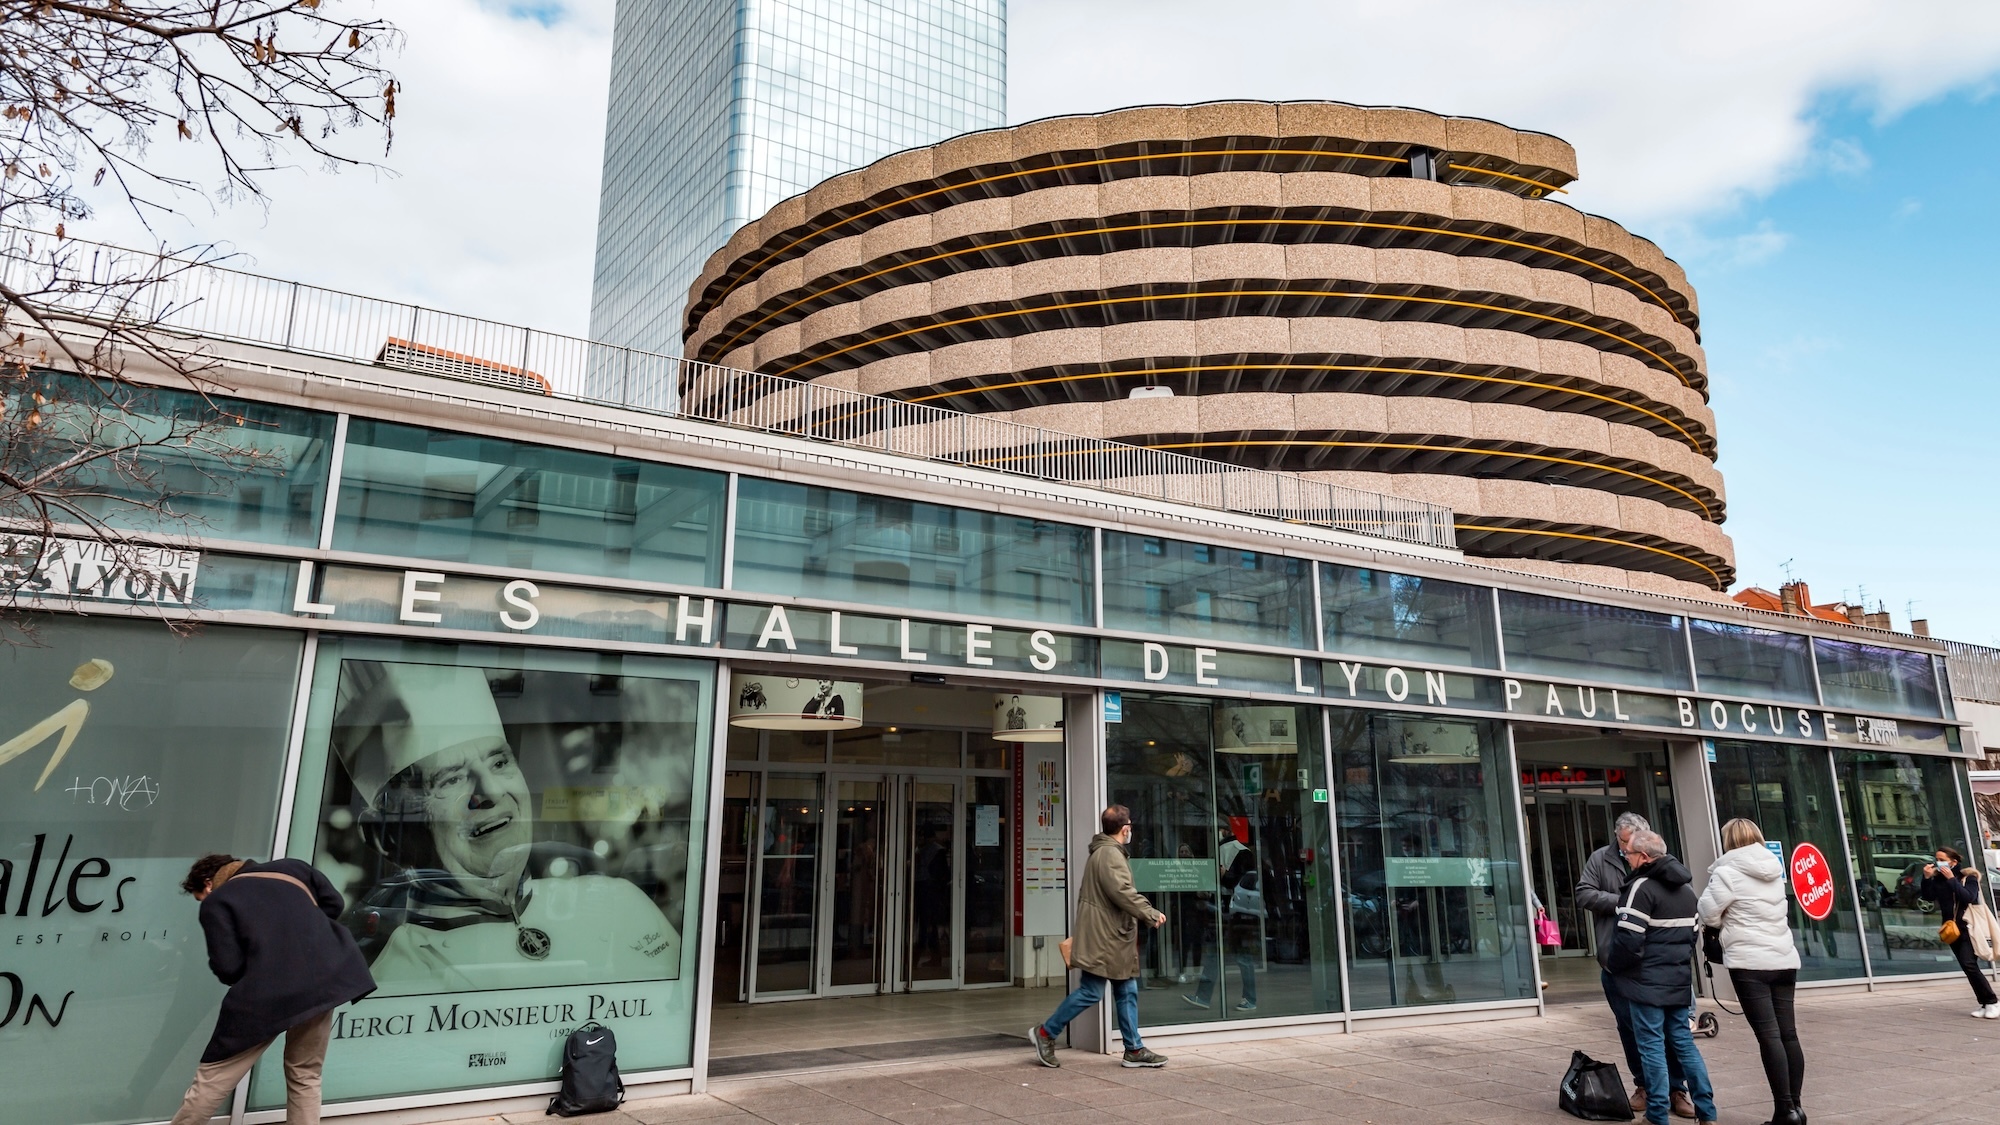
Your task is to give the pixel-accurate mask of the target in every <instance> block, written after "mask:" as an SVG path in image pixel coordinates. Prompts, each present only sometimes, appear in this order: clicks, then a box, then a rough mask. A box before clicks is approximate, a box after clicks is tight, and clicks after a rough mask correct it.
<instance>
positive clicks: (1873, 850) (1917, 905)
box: [1834, 748, 1983, 976]
mask: <svg viewBox="0 0 2000 1125" xmlns="http://www.w3.org/2000/svg"><path fill="white" fill-rule="evenodd" d="M1834 768H1835V770H1836V771H1837V772H1838V774H1839V776H1840V796H1841V802H1842V804H1841V809H1842V811H1843V812H1844V813H1845V814H1846V828H1847V845H1848V855H1849V859H1850V861H1851V863H1852V864H1853V868H1854V881H1855V884H1856V885H1857V886H1858V887H1860V891H1861V918H1862V922H1863V924H1864V927H1865V929H1866V932H1867V935H1868V957H1869V964H1870V967H1871V968H1872V969H1873V970H1874V971H1875V973H1876V974H1877V975H1878V976H1882V975H1888V976H1894V975H1901V974H1906V973H1941V972H1951V971H1953V970H1955V969H1956V968H1957V967H1958V962H1957V960H1956V959H1954V958H1953V957H1952V954H1951V950H1950V949H1949V948H1948V947H1946V946H1945V945H1943V944H1942V943H1940V942H1939V941H1938V939H1937V931H1938V915H1937V905H1936V904H1935V903H1933V902H1930V901H1929V900H1927V899H1925V898H1923V897H1922V895H1921V894H1920V892H1921V891H1922V890H1923V881H1924V864H1926V863H1929V862H1931V860H1933V859H1934V858H1936V853H1937V850H1938V849H1939V848H1951V849H1953V850H1955V851H1957V852H1958V853H1959V854H1960V855H1962V856H1964V857H1965V858H1966V860H1967V862H1969V863H1971V864H1973V866H1975V867H1979V866H1980V865H1981V860H1982V859H1983V857H1982V856H1981V855H1980V853H1979V850H1978V849H1977V848H1975V847H1973V846H1972V844H1971V841H1970V837H1969V836H1968V835H1967V832H1966V817H1965V816H1963V815H1961V810H1960V807H1959V793H1958V788H1959V785H1960V781H1959V778H1958V770H1957V766H1956V763H1954V762H1951V761H1949V760H1946V759H1942V758H1926V757H1921V756H1919V755H1915V754H1887V753H1882V752H1880V751H1873V750H1848V749H1845V748H1843V749H1839V750H1836V751H1834Z"/></svg>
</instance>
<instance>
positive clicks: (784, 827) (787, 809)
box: [749, 773, 825, 1000]
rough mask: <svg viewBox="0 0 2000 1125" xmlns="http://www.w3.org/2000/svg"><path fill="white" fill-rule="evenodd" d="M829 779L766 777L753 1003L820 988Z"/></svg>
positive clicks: (758, 869)
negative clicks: (824, 833)
mask: <svg viewBox="0 0 2000 1125" xmlns="http://www.w3.org/2000/svg"><path fill="white" fill-rule="evenodd" d="M823 780H824V779H823V778H821V777H820V776H819V775H817V774H787V773H773V774H770V775H768V776H767V777H766V778H765V783H764V795H763V800H762V801H761V802H760V803H759V804H760V810H759V812H760V816H759V820H760V822H761V823H760V824H759V830H758V833H757V861H756V881H757V887H756V891H755V895H756V902H757V920H756V931H757V937H756V941H755V942H754V944H753V949H754V950H755V952H754V954H753V955H752V956H751V958H750V987H749V993H750V998H751V999H753V1000H757V999H765V998H770V997H777V996H808V995H812V994H813V993H814V992H816V991H817V988H816V985H817V983H818V965H819V962H820V958H819V957H818V956H817V954H818V952H819V948H818V947H819V944H820V943H819V942H818V940H816V939H817V936H818V930H819V926H818V910H819V898H820V894H819V883H820V880H819V874H820V867H819V857H820V833H821V830H822V825H823V821H824V819H825V808H824V802H823V801H822V800H821V787H822V784H823Z"/></svg>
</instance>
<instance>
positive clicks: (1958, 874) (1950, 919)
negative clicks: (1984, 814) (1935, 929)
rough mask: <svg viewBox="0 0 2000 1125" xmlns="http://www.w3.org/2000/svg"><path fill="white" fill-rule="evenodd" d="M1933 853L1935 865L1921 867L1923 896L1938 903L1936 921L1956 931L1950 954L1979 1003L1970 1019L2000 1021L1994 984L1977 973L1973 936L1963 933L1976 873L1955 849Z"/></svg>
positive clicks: (1975, 894)
mask: <svg viewBox="0 0 2000 1125" xmlns="http://www.w3.org/2000/svg"><path fill="white" fill-rule="evenodd" d="M1936 854H1937V862H1935V863H1926V864H1924V889H1923V895H1924V897H1925V898H1927V899H1930V900H1931V901H1932V902H1935V903H1937V904H1938V921H1939V922H1940V923H1947V924H1949V925H1950V927H1951V928H1952V929H1954V930H1956V931H1957V932H1958V938H1957V940H1956V941H1953V942H1952V943H1951V952H1952V955H1953V956H1955V957H1957V958H1958V967H1959V968H1961V969H1964V970H1965V979H1967V980H1969V981H1971V982H1972V995H1973V997H1974V998H1975V999H1977V1000H1978V1001H1979V1007H1977V1008H1974V1009H1973V1010H1972V1015H1973V1017H1974V1018H1975V1019H1989V1020H2000V996H1995V995H1994V994H1993V985H1992V984H1990V983H1988V981H1987V980H1986V974H1985V973H1982V972H1980V971H1979V958H1977V957H1975V956H1973V953H1972V935H1971V934H1969V933H1967V932H1966V931H1965V909H1966V907H1969V906H1972V905H1974V904H1975V903H1977V902H1978V901H1979V872H1977V871H1974V870H1972V869H1971V868H1969V867H1967V866H1965V857H1964V856H1963V855H1961V854H1959V852H1958V851H1957V850H1956V849H1954V848H1939V849H1938V850H1937V853H1936Z"/></svg>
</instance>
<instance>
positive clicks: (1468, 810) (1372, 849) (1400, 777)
mask: <svg viewBox="0 0 2000 1125" xmlns="http://www.w3.org/2000/svg"><path fill="white" fill-rule="evenodd" d="M1327 715H1328V723H1329V731H1330V733H1331V734H1332V738H1333V768H1334V782H1335V785H1336V790H1337V793H1338V805H1337V809H1338V818H1339V822H1340V872H1341V878H1342V879H1343V881H1344V892H1343V905H1344V906H1345V908H1346V911H1347V945H1348V948H1347V957H1348V970H1347V973H1348V987H1349V988H1350V989H1352V990H1353V993H1354V1007H1355V1008H1356V1009H1368V1008H1400V1007H1408V1006H1412V1005H1422V1004H1452V1003H1466V1002H1469V1001H1474V1000H1519V999H1526V998H1528V997H1532V996H1534V995H1535V991H1536V983H1535V967H1534V961H1533V958H1534V955H1535V947H1534V946H1533V944H1531V940H1532V939H1531V938H1530V937H1529V936H1528V932H1529V931H1528V907H1527V896H1526V888H1525V886H1524V885H1523V881H1522V873H1521V837H1520V832H1519V827H1518V821H1517V819H1516V816H1517V813H1516V811H1515V806H1516V796H1515V787H1514V782H1513V778H1512V773H1511V770H1510V768H1509V765H1508V762H1509V754H1508V751H1507V745H1506V736H1505V734H1504V733H1502V732H1503V730H1504V728H1502V727H1501V726H1500V725H1499V724H1497V723H1489V722H1478V721H1462V720H1441V719H1433V718H1427V717H1423V716H1419V715H1399V714H1388V713H1369V712H1365V711H1341V710H1331V711H1328V712H1327Z"/></svg>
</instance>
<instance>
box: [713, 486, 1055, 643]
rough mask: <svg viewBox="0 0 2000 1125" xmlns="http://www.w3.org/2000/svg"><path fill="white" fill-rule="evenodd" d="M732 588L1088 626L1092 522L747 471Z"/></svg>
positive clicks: (739, 496)
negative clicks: (1009, 513)
mask: <svg viewBox="0 0 2000 1125" xmlns="http://www.w3.org/2000/svg"><path fill="white" fill-rule="evenodd" d="M736 525H737V526H736V536H737V543H736V574H735V576H734V587H735V588H736V589H739V590H750V591H755V592H758V593H766V594H791V595H796V596H800V597H808V598H826V599H829V600H832V601H843V602H864V603H868V604H871V605H888V606H895V607H897V608H899V609H910V610H916V611H930V612H944V613H963V614H968V615H977V616H986V617H1002V618H1013V619H1016V620H1024V621H1048V622H1052V623H1056V624H1063V625H1088V624H1090V623H1091V619H1092V609H1091V575H1090V560H1091V533H1090V530H1089V529H1088V528H1083V527H1075V526H1071V525H1069V524H1058V523H1049V522H1047V521H1044V520H1033V519H1022V518H1019V517H1015V516H1003V515H999V514H997V513H993V512H982V511H975V510H972V509H967V508H950V507H945V506H943V505H939V504H926V503H922V502H919V501H915V500H905V499H901V498H897V497H888V496H869V495H865V494H863V493H858V492H845V491H842V490H839V489H830V488H810V487H807V486H805V485H794V484H785V483H782V482H779V481H768V480H753V479H751V478H748V477H746V478H744V479H743V480H742V481H741V482H740V483H739V485H738V489H737V518H736Z"/></svg>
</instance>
